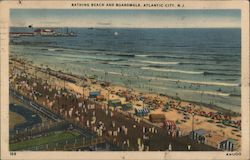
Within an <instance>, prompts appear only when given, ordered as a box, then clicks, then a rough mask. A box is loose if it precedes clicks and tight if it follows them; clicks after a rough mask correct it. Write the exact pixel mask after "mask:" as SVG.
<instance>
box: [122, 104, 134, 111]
mask: <svg viewBox="0 0 250 160" xmlns="http://www.w3.org/2000/svg"><path fill="white" fill-rule="evenodd" d="M132 107H133V106H132V104H131V103H126V104H123V105H122V110H124V111H127V110H130V109H132Z"/></svg>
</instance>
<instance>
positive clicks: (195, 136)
mask: <svg viewBox="0 0 250 160" xmlns="http://www.w3.org/2000/svg"><path fill="white" fill-rule="evenodd" d="M206 134H207V132H206V131H205V130H204V129H197V130H194V131H191V132H190V133H189V138H190V139H192V140H194V141H198V142H199V143H205V139H206V138H205V135H206Z"/></svg>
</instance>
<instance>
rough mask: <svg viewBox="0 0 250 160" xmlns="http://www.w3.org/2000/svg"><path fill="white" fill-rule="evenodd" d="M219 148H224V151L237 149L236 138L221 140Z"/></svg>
mask: <svg viewBox="0 0 250 160" xmlns="http://www.w3.org/2000/svg"><path fill="white" fill-rule="evenodd" d="M218 149H220V150H223V151H234V149H235V140H234V139H231V138H229V139H227V140H224V141H221V142H220V143H219V144H218Z"/></svg>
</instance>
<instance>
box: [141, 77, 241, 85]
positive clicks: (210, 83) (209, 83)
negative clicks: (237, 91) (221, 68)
mask: <svg viewBox="0 0 250 160" xmlns="http://www.w3.org/2000/svg"><path fill="white" fill-rule="evenodd" d="M139 77H140V78H143V79H148V80H152V79H154V80H163V81H170V82H176V83H179V82H181V83H189V84H195V85H210V86H227V87H238V86H239V84H236V83H223V82H203V81H192V80H180V79H170V78H160V77H159V78H157V77H155V78H152V77H146V76H139Z"/></svg>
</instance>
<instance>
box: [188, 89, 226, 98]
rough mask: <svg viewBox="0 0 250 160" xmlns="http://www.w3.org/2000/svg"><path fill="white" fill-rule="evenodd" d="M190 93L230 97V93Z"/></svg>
mask: <svg viewBox="0 0 250 160" xmlns="http://www.w3.org/2000/svg"><path fill="white" fill-rule="evenodd" d="M188 91H189V92H193V93H198V94H209V95H213V96H224V97H229V96H230V95H231V94H230V93H222V92H213V91H194V90H188Z"/></svg>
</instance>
